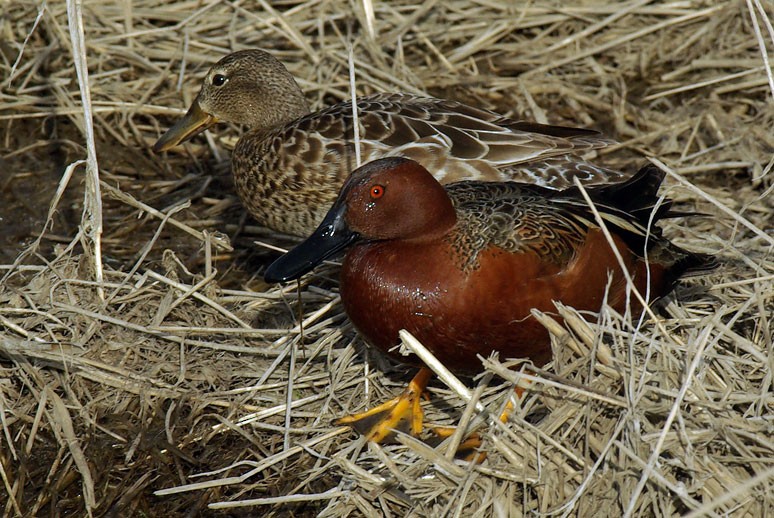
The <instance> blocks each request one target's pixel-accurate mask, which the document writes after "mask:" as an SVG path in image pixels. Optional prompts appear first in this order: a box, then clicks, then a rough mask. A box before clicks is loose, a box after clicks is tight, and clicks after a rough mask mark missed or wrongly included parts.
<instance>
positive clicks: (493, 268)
mask: <svg viewBox="0 0 774 518" xmlns="http://www.w3.org/2000/svg"><path fill="white" fill-rule="evenodd" d="M663 176H664V175H663V173H662V172H661V171H659V170H658V169H657V168H656V167H653V166H647V167H645V168H643V169H642V170H641V171H640V172H639V173H637V174H636V175H635V176H633V177H632V178H631V179H629V180H628V181H626V182H623V183H620V184H616V185H610V186H605V187H597V188H590V189H588V193H589V195H590V197H591V199H592V200H594V203H595V206H596V208H597V210H598V213H599V216H600V217H601V218H602V220H603V221H604V223H605V226H606V227H607V229H608V230H609V232H610V234H611V236H612V241H613V242H614V243H615V247H616V248H617V251H618V252H619V253H620V256H621V260H622V263H623V265H624V267H625V269H626V271H627V272H628V275H629V276H630V277H631V280H632V283H633V286H634V287H635V288H636V289H637V290H638V291H639V292H640V293H641V294H643V296H645V294H649V296H650V299H651V300H655V299H657V298H659V297H662V296H664V295H666V294H667V293H669V292H670V291H671V290H672V288H673V287H674V285H675V283H676V281H677V279H678V278H680V277H681V276H683V275H685V274H688V273H696V272H701V271H705V270H708V269H711V268H713V267H714V265H715V261H714V259H713V258H711V257H709V256H706V255H701V254H696V253H692V252H689V251H687V250H683V249H682V248H679V247H678V246H676V245H674V244H672V243H671V242H670V241H668V240H667V239H666V238H665V237H663V236H662V234H661V231H660V229H659V228H658V227H655V226H651V227H650V228H649V229H648V225H649V219H652V222H653V223H655V222H657V221H659V220H660V219H663V218H667V217H674V216H677V215H680V214H679V213H674V212H671V211H670V205H671V203H670V201H669V200H666V201H664V202H662V203H661V205H658V206H657V205H656V203H657V201H658V197H657V194H656V192H657V190H658V188H659V185H660V184H661V181H662V179H663ZM342 249H347V253H346V256H345V258H344V261H343V266H342V270H341V285H340V287H341V300H342V303H343V305H344V308H345V310H346V311H347V314H348V315H349V317H350V319H351V320H352V322H353V323H354V325H355V327H356V328H357V329H358V330H359V331H360V332H361V333H362V334H363V336H364V337H365V338H366V340H367V341H368V342H369V343H370V344H372V345H374V346H376V347H378V348H379V349H381V350H383V351H389V350H390V349H392V348H394V346H395V345H397V344H398V343H399V339H398V331H399V330H400V329H402V328H405V329H407V330H409V331H410V332H411V333H412V334H414V335H415V336H416V337H417V338H418V339H419V340H420V341H421V342H422V343H423V344H424V345H425V346H426V347H427V348H428V349H429V350H430V351H431V352H433V353H434V354H435V356H436V357H437V358H438V359H439V360H441V361H442V362H443V363H444V364H445V365H446V366H447V367H448V368H449V369H451V370H452V371H453V372H457V373H461V374H472V373H475V372H476V371H478V370H480V368H481V367H480V366H481V364H480V361H479V360H478V359H477V356H476V355H482V356H484V357H486V356H488V355H489V354H490V353H491V352H492V351H498V352H499V354H500V357H501V358H529V359H531V360H532V361H533V362H534V363H535V364H536V365H538V366H540V365H542V364H544V363H546V362H547V361H548V360H549V359H550V357H551V347H550V340H549V335H548V332H547V331H546V329H545V328H544V327H543V326H542V325H541V324H540V323H538V322H537V321H536V320H535V319H534V317H532V316H531V314H530V310H531V309H532V308H537V309H539V310H541V311H544V312H549V313H551V312H555V306H554V301H561V302H563V303H564V304H567V305H571V306H573V307H575V308H576V309H579V310H588V311H595V312H596V311H599V310H600V308H601V306H602V304H603V301H607V304H609V305H610V306H611V307H613V308H615V309H616V310H618V311H621V312H622V311H623V310H624V309H625V307H626V304H627V303H628V300H627V281H626V277H625V275H624V273H623V269H622V267H621V264H620V263H619V261H618V259H616V256H615V253H614V251H613V248H612V246H611V245H610V244H609V242H608V241H607V239H606V238H605V236H604V234H603V232H602V230H601V229H600V227H599V226H598V225H597V223H596V219H595V215H594V213H593V211H592V210H591V209H590V208H589V206H588V205H587V203H586V201H585V200H584V198H583V197H582V196H581V194H580V192H579V190H578V189H577V188H569V189H566V190H563V191H552V190H549V189H546V188H543V187H538V186H535V185H527V184H519V183H514V182H506V183H498V182H474V181H468V182H459V183H454V184H451V185H447V186H446V187H445V188H444V187H443V186H441V185H440V184H439V183H438V182H437V181H436V180H435V179H434V178H433V176H432V175H430V173H428V172H427V170H426V169H425V168H424V167H422V166H421V165H419V164H418V163H416V162H414V161H411V160H408V159H405V158H385V159H381V160H377V161H374V162H371V163H369V164H366V165H365V166H363V167H361V168H359V169H358V170H356V171H355V172H353V173H352V176H351V177H350V178H349V179H348V180H347V182H346V183H345V185H344V187H343V188H342V190H341V193H340V195H339V197H338V199H337V200H336V202H335V204H334V205H333V207H332V208H331V210H330V212H328V214H327V215H326V216H325V219H324V221H323V222H322V224H321V225H320V226H319V228H318V229H317V230H316V231H315V232H314V234H312V236H311V237H309V238H308V239H307V240H306V241H304V242H303V243H302V244H300V245H299V246H298V247H296V248H295V249H293V250H291V251H290V252H289V253H287V254H286V255H284V256H283V257H281V258H279V259H278V260H277V261H275V262H274V263H273V264H272V265H271V266H270V267H269V269H268V270H267V272H266V275H265V277H266V280H267V281H269V282H280V281H287V280H290V279H294V278H297V277H299V276H301V275H303V274H304V273H306V272H308V271H309V270H311V269H312V268H314V267H315V266H316V265H317V264H319V263H320V262H322V261H323V260H324V259H326V258H328V257H330V256H332V255H333V254H335V253H336V252H337V251H339V250H342ZM645 257H647V260H646V259H645ZM632 307H633V309H634V311H635V312H637V311H639V310H641V308H640V307H639V306H638V305H637V304H633V306H632ZM396 359H398V360H399V361H404V362H405V361H406V358H405V357H402V356H398V357H396ZM428 378H429V372H428V370H427V369H426V368H423V369H422V370H421V371H420V373H419V374H418V375H417V376H416V377H415V379H414V381H413V382H412V384H411V385H410V386H409V389H407V391H406V392H405V393H404V394H403V395H402V396H400V397H399V398H396V399H395V400H393V401H391V402H388V403H386V404H384V405H382V406H380V407H378V408H377V409H375V410H373V411H371V412H367V413H366V414H363V415H360V416H353V417H351V418H347V419H345V420H343V421H342V422H346V423H353V422H355V421H358V420H359V419H361V418H365V417H371V416H373V414H379V415H380V416H382V415H385V414H387V417H385V418H384V421H383V422H380V423H378V424H377V425H376V426H374V427H373V428H372V429H371V431H370V432H369V434H368V435H369V438H372V439H374V440H379V439H381V438H383V437H384V436H386V435H387V434H388V433H389V432H390V430H391V429H393V428H396V427H397V424H398V422H399V421H400V420H401V419H404V418H411V419H410V422H412V423H421V414H419V415H416V413H419V412H421V411H420V410H419V399H418V397H419V395H420V394H421V392H422V391H423V390H424V386H425V385H426V383H427V380H428ZM371 419H372V417H371ZM413 431H414V432H415V433H418V432H419V430H418V429H416V426H415V427H414V430H413Z"/></svg>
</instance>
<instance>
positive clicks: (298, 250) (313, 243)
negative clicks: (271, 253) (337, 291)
mask: <svg viewBox="0 0 774 518" xmlns="http://www.w3.org/2000/svg"><path fill="white" fill-rule="evenodd" d="M345 208H346V206H345V205H344V204H343V203H342V204H339V205H334V207H333V208H332V209H331V210H330V211H329V212H328V214H327V215H326V216H325V219H324V220H323V222H322V223H320V226H319V227H317V230H315V231H314V233H313V234H312V235H311V236H309V237H308V238H307V239H306V240H305V241H303V242H302V243H301V244H300V245H298V246H297V247H295V248H294V249H292V250H291V251H289V252H288V253H287V254H285V255H283V256H282V257H280V258H279V259H277V260H276V261H274V262H273V263H272V264H271V265H270V266H269V268H267V269H266V273H265V274H264V276H263V278H264V279H265V280H266V282H287V281H292V280H294V279H298V278H299V277H301V276H302V275H304V274H305V273H307V272H309V271H311V270H312V269H313V268H314V267H315V266H317V265H319V264H320V263H322V262H323V261H325V260H326V259H328V258H330V257H332V256H333V255H335V254H336V253H337V252H339V251H341V250H344V249H345V248H347V247H348V246H349V245H351V244H352V243H354V242H355V241H357V239H358V238H359V237H360V235H359V234H358V233H357V232H353V231H352V230H351V229H350V228H349V226H347V223H346V221H344V211H345Z"/></svg>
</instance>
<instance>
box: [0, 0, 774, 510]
mask: <svg viewBox="0 0 774 518" xmlns="http://www.w3.org/2000/svg"><path fill="white" fill-rule="evenodd" d="M68 7H70V8H71V11H70V12H68ZM369 7H372V8H373V14H372V15H371V13H369ZM772 19H774V7H772V4H771V3H769V2H765V1H758V0H750V1H742V0H716V1H709V0H707V1H699V0H685V1H680V2H677V1H676V2H655V1H648V0H638V1H628V2H625V3H622V2H613V1H610V0H593V1H592V0H590V1H585V2H576V6H573V7H566V3H565V2H561V1H559V0H556V1H533V2H512V1H506V0H444V1H437V0H427V1H425V2H411V3H408V2H379V1H373V2H371V1H365V2H363V1H360V0H358V1H355V0H309V1H306V2H303V1H296V0H281V1H276V2H267V1H264V0H257V1H245V2H220V1H207V2H201V1H189V0H183V1H177V2H173V1H164V0H162V1H155V0H135V1H133V2H128V1H127V2H105V3H102V2H85V5H84V7H83V10H82V12H81V11H79V10H78V9H76V8H75V5H71V6H68V5H66V3H65V2H41V1H31V0H8V1H6V2H5V3H4V4H3V12H2V14H0V29H1V30H2V37H1V38H0V55H1V56H2V62H1V63H0V66H1V67H2V75H1V76H0V79H1V80H2V83H1V89H0V95H1V96H2V97H1V98H0V99H1V102H0V128H2V132H1V133H0V139H1V140H0V141H1V142H2V143H1V144H0V145H1V146H2V155H1V156H0V165H2V171H3V174H2V179H1V180H0V184H1V185H2V201H1V202H0V217H2V220H1V223H0V225H1V227H0V229H1V230H0V237H2V240H3V241H2V243H3V245H2V247H1V248H2V258H1V259H0V262H1V263H2V266H0V268H2V270H0V275H1V276H2V279H3V282H2V285H1V286H0V333H2V334H1V335H0V337H1V339H0V370H1V371H2V375H0V426H1V427H2V430H1V431H0V445H1V446H0V476H1V478H2V481H1V484H0V487H2V489H1V490H0V507H1V508H2V512H3V513H4V514H5V515H8V516H37V515H49V516H59V515H65V516H83V515H85V514H87V513H88V514H93V515H96V516H135V515H137V516H195V515H200V514H201V515H215V516H221V515H229V516H230V515H235V516H242V515H248V516H254V515H259V514H260V515H264V514H265V515H267V516H288V515H292V516H314V515H318V514H319V515H320V516H328V517H332V516H360V515H363V516H522V515H537V516H549V515H550V516H567V515H572V516H593V515H596V516H619V515H628V516H677V515H689V516H699V515H701V516H704V515H711V516H750V517H759V516H772V515H773V513H774V487H773V486H774V418H773V417H772V415H773V414H772V411H773V409H774V391H773V389H772V383H774V354H773V352H774V350H773V347H774V344H773V342H772V335H773V334H774V325H773V324H772V322H774V253H773V252H774V223H773V219H774V218H773V217H772V209H773V208H774V207H773V205H774V204H773V203H772V200H774V196H772V194H771V191H772V185H774V182H773V181H772V180H773V179H774V172H773V171H772V169H773V165H774V158H773V157H774V130H772V128H774V102H773V101H772V99H773V97H772V95H773V93H774V82H772V78H771V68H770V64H769V61H768V59H770V57H771V56H773V55H774V30H773V29H772V26H771V20H772ZM81 29H82V31H83V32H82V33H80V30H81ZM251 47H261V48H264V49H266V50H269V51H271V52H273V53H274V54H275V55H277V56H278V57H279V58H280V59H281V60H283V61H284V62H285V63H286V64H287V66H288V68H289V69H290V70H291V71H292V73H293V74H295V76H296V77H297V78H298V80H299V83H300V84H301V86H302V88H303V89H304V90H305V91H306V92H307V94H308V98H309V100H310V102H311V103H312V104H313V105H314V106H315V107H322V106H325V105H327V104H330V103H333V102H335V101H338V100H341V99H346V98H348V97H349V96H350V86H349V84H350V66H349V65H348V55H349V54H348V53H349V49H350V48H351V49H352V55H353V66H352V67H351V68H352V69H353V70H354V73H355V83H356V92H357V94H358V95H362V94H365V93H370V92H374V91H409V92H427V93H430V94H433V95H436V96H443V97H448V98H453V99H457V100H462V101H465V102H468V103H471V104H476V105H480V106H483V107H487V108H492V109H495V110H498V111H500V112H502V113H506V114H509V115H512V116H514V117H517V118H525V119H533V120H537V121H539V122H549V123H555V124H567V125H578V126H587V127H593V128H597V129H600V130H603V131H605V132H606V133H607V134H609V135H610V136H611V137H613V138H615V139H617V140H618V141H619V142H620V145H618V146H615V147H613V148H612V149H610V150H605V151H604V152H603V153H601V154H600V155H599V156H597V157H596V158H595V160H599V161H600V162H601V163H604V164H606V165H608V166H612V167H619V168H622V169H626V170H634V169H635V168H637V167H638V166H640V165H642V164H643V163H646V161H647V160H648V159H649V158H654V159H656V160H658V161H660V162H659V164H661V165H662V167H663V168H664V169H665V170H667V171H668V172H669V174H668V177H667V182H666V187H665V189H664V192H665V193H667V194H668V195H669V196H671V197H674V198H675V199H677V200H678V201H679V202H680V205H681V207H683V208H686V209H687V210H697V211H700V212H703V213H706V214H708V215H709V217H694V218H689V219H685V220H675V221H671V222H669V223H668V224H666V230H667V233H668V234H669V235H670V236H671V237H673V238H674V240H675V241H676V242H678V243H679V244H681V245H683V246H685V247H687V248H690V249H692V250H695V251H699V252H704V253H710V254H714V255H716V256H717V257H718V258H719V260H720V262H721V265H722V266H721V267H720V268H719V269H718V270H717V271H715V272H713V273H712V274H710V275H707V276H704V277H701V278H697V279H690V280H686V281H685V282H683V283H682V284H681V287H680V288H679V289H678V290H677V291H676V292H675V294H674V295H673V296H671V297H669V298H668V299H667V300H665V301H663V303H661V304H660V305H658V307H654V308H653V313H652V314H650V315H648V316H646V317H645V318H644V319H643V321H641V322H640V321H637V320H635V321H634V322H632V321H631V318H629V317H626V316H619V315H617V314H613V313H612V312H611V311H603V312H602V314H601V316H600V317H599V320H598V322H596V323H589V322H587V321H586V320H583V319H581V318H579V317H577V316H576V315H575V314H574V312H573V310H572V309H571V308H564V307H560V308H559V313H560V314H562V315H564V316H565V317H566V323H565V324H564V325H563V326H556V325H554V326H553V327H554V335H555V340H554V350H555V358H554V361H553V362H552V363H551V364H549V365H548V366H547V367H546V368H545V372H543V373H540V374H539V375H538V376H537V377H536V378H535V379H534V381H533V382H532V383H531V384H530V385H529V387H528V390H527V392H526V395H525V397H524V400H523V401H522V402H521V403H520V404H519V407H518V410H517V411H516V412H515V414H514V415H513V416H512V418H511V419H510V421H509V422H508V423H507V424H506V425H503V424H502V423H498V422H496V420H493V419H492V418H491V416H492V415H497V414H498V412H499V410H500V408H501V407H502V406H503V405H504V403H505V402H506V400H507V399H508V398H509V397H511V395H512V394H513V391H512V387H513V383H514V381H515V380H516V378H517V371H516V370H507V369H505V368H504V367H503V366H502V365H501V364H500V363H498V362H497V361H494V362H489V363H488V364H487V365H488V366H489V372H492V373H495V374H496V375H495V376H485V377H483V378H480V379H476V380H464V381H466V383H467V385H468V387H470V389H471V390H472V394H473V396H472V397H473V399H472V401H473V403H475V402H476V401H480V402H481V403H483V405H484V407H485V409H486V411H484V412H478V411H474V410H475V405H474V404H473V403H470V402H469V401H466V396H465V394H464V393H462V391H459V390H456V389H455V390H452V389H450V388H448V387H447V385H446V384H444V383H443V382H440V381H436V382H434V383H433V385H432V388H431V398H430V401H429V402H428V403H427V404H426V411H427V416H428V419H429V420H430V421H432V422H436V423H445V424H456V423H459V422H460V420H461V419H462V420H463V421H467V420H468V419H470V421H469V422H470V423H471V425H472V426H478V427H479V429H480V431H481V433H482V435H483V440H484V443H483V446H482V448H483V449H484V450H485V451H486V452H487V453H488V456H487V458H486V460H485V461H484V462H483V463H480V464H471V463H463V462H460V461H454V460H451V459H452V456H451V454H450V451H451V450H450V449H449V448H447V445H445V444H441V445H439V446H437V447H431V446H429V445H427V444H425V443H423V442H419V441H416V440H411V439H409V438H401V440H400V442H399V443H398V444H393V445H386V446H374V445H372V444H368V443H365V442H364V441H363V440H362V439H361V438H359V437H358V436H357V435H355V434H354V433H352V432H351V431H349V430H348V429H346V428H340V427H336V426H333V425H332V424H331V422H332V419H334V418H335V417H337V416H342V415H345V414H346V413H348V412H352V411H358V410H362V409H364V408H368V407H370V406H373V405H374V403H375V402H379V401H382V400H384V399H385V398H386V396H388V395H390V396H391V395H395V394H397V393H398V392H399V391H400V390H401V386H402V384H405V382H406V381H407V380H408V379H409V378H410V376H411V375H412V374H413V373H412V372H411V370H410V369H408V368H405V367H400V366H395V365H391V364H388V363H387V361H386V360H384V359H383V358H381V357H380V356H379V355H378V354H376V353H374V352H373V351H369V350H368V349H366V348H365V347H364V345H363V343H362V341H361V339H360V338H358V337H357V334H356V333H355V332H354V330H353V329H352V327H351V325H350V324H348V321H347V319H346V316H345V315H344V313H343V311H342V309H341V306H340V304H339V301H338V297H337V282H336V269H335V267H332V266H330V267H326V268H323V269H321V270H319V271H318V272H317V273H316V274H315V275H311V276H307V277H306V278H304V280H303V281H302V283H301V285H300V286H296V285H288V286H285V287H284V288H282V289H280V288H277V287H274V286H267V285H266V284H264V283H263V281H262V280H261V279H262V272H263V269H264V268H265V266H266V265H267V264H268V262H269V261H270V260H271V259H272V258H274V257H276V255H277V253H276V252H275V251H272V250H270V249H269V248H268V247H267V246H264V245H261V244H256V241H260V242H262V243H265V244H270V245H273V246H283V247H286V246H288V245H290V244H292V241H289V240H288V239H284V238H282V237H281V236H275V235H272V234H271V233H270V232H267V231H265V230H263V229H260V228H257V227H256V226H255V225H254V223H253V222H252V221H251V220H250V219H249V218H247V217H246V216H245V213H244V212H243V211H242V210H241V209H240V206H239V202H238V201H237V200H236V198H235V196H234V194H233V190H232V187H231V182H230V176H229V172H228V167H229V166H228V156H229V150H230V149H231V148H232V147H233V144H234V142H235V141H236V138H237V137H238V135H239V129H238V128H229V127H225V126H221V127H218V128H217V129H215V130H214V131H212V132H210V133H209V134H207V135H205V136H201V137H198V138H196V139H194V141H193V142H192V143H190V144H187V145H185V146H182V147H180V148H178V149H176V150H174V151H173V152H170V153H167V154H166V155H164V156H159V155H156V154H154V153H153V152H152V151H151V150H150V146H151V145H152V144H153V142H154V141H155V140H156V139H157V138H158V137H159V136H160V134H161V133H162V132H163V131H164V130H165V129H166V128H167V127H169V125H170V124H171V123H172V122H173V121H174V120H175V118H176V117H178V116H179V115H180V114H181V113H182V112H183V110H184V109H185V107H186V106H187V105H188V103H189V102H190V100H191V99H192V97H193V96H194V95H195V93H196V91H197V90H198V85H199V80H200V78H201V77H202V75H203V74H204V72H205V71H206V69H207V67H208V65H210V64H211V63H213V62H214V61H216V60H217V59H219V58H220V57H222V56H223V55H224V54H226V53H228V52H230V51H233V50H237V49H243V48H251ZM767 67H769V68H767ZM87 72H88V77H87V76H86V74H87ZM767 72H768V74H767ZM85 101H88V102H85ZM100 225H101V227H100ZM100 229H101V239H97V236H99V235H100V234H99V231H100ZM300 323H302V324H303V325H299V324H300ZM547 324H549V325H550V324H551V322H547ZM466 409H469V410H470V411H469V412H466ZM237 505H249V507H242V508H240V507H236V508H232V509H225V510H217V509H223V508H224V507H228V506H237Z"/></svg>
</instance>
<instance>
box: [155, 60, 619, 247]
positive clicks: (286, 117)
mask: <svg viewBox="0 0 774 518" xmlns="http://www.w3.org/2000/svg"><path fill="white" fill-rule="evenodd" d="M218 121H227V122H235V123H239V124H245V125H246V126H247V127H248V128H249V131H248V132H247V133H245V134H244V135H243V136H242V138H241V139H240V140H239V142H238V143H237V146H236V148H235V149H234V153H233V156H232V170H233V174H234V179H235V184H236V189H237V193H238V194H239V196H240V198H241V199H242V202H243V203H244V205H245V207H246V208H247V209H248V210H249V211H250V213H251V214H252V215H253V216H254V217H255V218H256V220H257V221H258V222H259V223H262V224H264V225H266V226H268V227H270V228H273V229H275V230H278V231H281V232H286V233H289V234H296V235H302V236H303V235H308V234H309V233H310V232H311V231H312V230H314V228H315V227H316V226H317V224H319V222H320V221H321V220H322V217H323V216H324V214H325V213H326V212H327V210H328V208H329V207H330V205H331V204H332V203H333V201H334V200H335V199H336V195H337V193H338V191H339V189H340V188H341V185H342V184H343V182H344V180H345V179H346V178H347V177H348V176H349V173H350V172H351V171H352V170H353V169H355V167H356V165H357V164H355V152H354V142H353V138H354V133H353V117H352V105H351V103H349V102H343V103H340V104H337V105H335V106H332V107H329V108H326V109H323V110H321V111H318V112H314V113H309V107H308V105H307V102H306V100H305V98H304V95H303V93H302V91H301V89H300V88H299V87H298V84H297V83H296V82H295V80H294V79H293V77H292V75H291V74H290V73H289V72H288V71H287V69H286V68H285V67H284V65H282V63H280V62H279V61H278V60H277V59H275V58H274V57H272V56H271V55H270V54H268V53H266V52H263V51H260V50H245V51H240V52H235V53H233V54H229V55H228V56H226V57H224V58H223V59H221V60H220V61H219V62H218V63H216V64H215V65H214V66H213V67H212V68H211V69H210V71H209V72H208V74H207V76H206V77H205V79H204V82H203V85H202V89H201V91H200V92H199V95H198V96H197V98H196V100H195V101H194V102H193V104H192V105H191V107H190V109H189V111H188V113H187V114H186V116H185V117H183V119H181V120H180V121H179V122H178V123H177V124H175V126H173V127H172V128H170V130H169V131H168V132H167V133H165V134H164V135H163V136H162V137H161V138H160V139H159V141H158V142H157V143H156V145H155V146H154V149H155V150H156V151H163V150H166V149H169V148H171V147H173V146H175V145H177V144H179V143H180V142H182V141H184V140H186V139H188V138H190V137H192V136H193V135H195V134H197V133H199V132H200V131H202V130H203V129H206V128H207V127H209V126H211V125H213V124H215V123H216V122H218ZM358 121H359V136H360V152H361V157H362V158H361V160H362V162H363V163H366V162H369V161H371V160H374V159H376V158H380V157H383V156H405V157H409V158H412V159H414V160H416V161H418V162H419V163H421V164H422V165H423V166H425V167H426V168H428V169H429V170H430V171H433V175H434V176H435V177H436V178H437V179H438V180H439V181H440V182H441V183H444V184H445V183H451V182H455V181H460V180H486V181H506V180H517V181H522V182H525V183H533V184H537V185H544V186H546V187H551V188H555V189H561V188H565V187H568V186H569V185H572V182H573V178H574V177H577V178H579V179H580V180H581V181H582V182H584V184H586V185H599V184H608V183H613V182H617V181H620V180H622V179H624V178H625V175H624V174H623V173H620V172H618V171H612V170H609V169H605V168H603V167H599V166H596V165H593V164H591V163H589V162H586V161H584V160H583V159H581V158H580V157H579V156H577V155H578V154H580V153H583V152H585V151H588V150H592V149H598V148H602V147H604V146H606V145H609V144H610V143H611V141H610V140H609V139H607V138H605V137H603V136H602V135H600V134H599V133H598V132H596V131H591V130H586V129H580V128H565V127H560V126H547V125H542V124H537V123H533V122H525V121H516V120H513V119H509V118H507V117H503V116H501V115H498V114H496V113H494V112H490V111H487V110H482V109H478V108H473V107H470V106H466V105H464V104H460V103H457V102H453V101H446V100H441V99H435V98H429V97H420V96H415V95H410V94H376V95H370V96H365V97H360V98H358Z"/></svg>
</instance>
